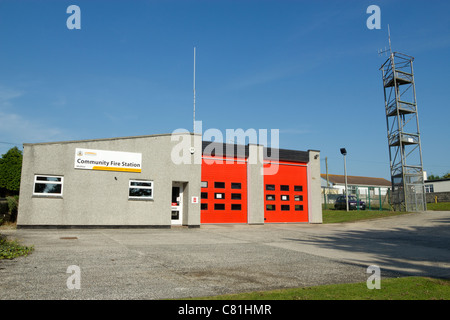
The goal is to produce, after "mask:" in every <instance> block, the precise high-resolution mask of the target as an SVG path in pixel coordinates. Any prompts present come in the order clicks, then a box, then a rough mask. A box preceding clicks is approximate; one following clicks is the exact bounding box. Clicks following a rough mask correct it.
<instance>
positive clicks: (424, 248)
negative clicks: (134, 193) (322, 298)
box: [0, 211, 450, 300]
mask: <svg viewBox="0 0 450 320" xmlns="http://www.w3.org/2000/svg"><path fill="white" fill-rule="evenodd" d="M1 233H2V234H7V235H8V236H9V237H10V238H17V239H19V241H20V243H21V244H23V245H34V247H35V250H34V252H33V253H32V254H31V255H29V256H27V257H20V258H17V259H13V260H0V299H1V300H15V299H20V300H24V299H26V300H28V299H33V300H34V299H45V300H60V299H83V300H84V299H98V300H102V299H121V300H129V299H166V298H175V299H182V298H186V297H196V296H209V295H218V294H224V293H234V292H243V291H254V290H268V289H274V288H287V287H299V286H313V285H321V284H333V283H348V282H365V281H367V279H368V277H369V276H370V274H368V273H366V270H367V267H368V266H370V265H377V266H379V267H380V268H381V277H382V278H381V281H382V279H383V277H393V276H404V275H418V276H431V277H443V278H450V212H448V211H447V212H445V211H435V212H433V211H428V212H425V213H413V214H408V215H403V216H397V217H391V218H386V219H379V220H371V221H365V222H356V223H344V224H326V225H310V224H267V225H253V226H252V225H202V226H201V228H198V229H187V228H181V227H178V228H172V229H65V230H63V229H59V230H42V229H41V230H24V229H19V230H7V231H4V230H2V231H1ZM75 238H76V239H75ZM73 265H75V266H77V267H79V270H80V272H79V274H80V281H79V283H80V289H69V287H68V284H67V282H68V279H69V278H70V279H72V278H73V275H75V274H72V271H70V273H67V270H68V268H69V266H73ZM69 282H70V283H75V282H71V281H69ZM69 286H70V284H69Z"/></svg>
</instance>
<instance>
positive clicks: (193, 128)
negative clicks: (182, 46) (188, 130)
mask: <svg viewBox="0 0 450 320" xmlns="http://www.w3.org/2000/svg"><path fill="white" fill-rule="evenodd" d="M193 130H194V131H193V133H195V47H194V128H193Z"/></svg>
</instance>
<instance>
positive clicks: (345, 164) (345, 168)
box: [341, 148, 348, 211]
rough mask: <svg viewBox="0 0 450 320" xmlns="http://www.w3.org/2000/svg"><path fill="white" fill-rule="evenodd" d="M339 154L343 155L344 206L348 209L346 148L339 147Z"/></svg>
mask: <svg viewBox="0 0 450 320" xmlns="http://www.w3.org/2000/svg"><path fill="white" fill-rule="evenodd" d="M341 154H342V155H343V156H344V176H345V206H346V207H347V211H348V189H347V161H346V159H345V156H346V155H347V150H345V148H341Z"/></svg>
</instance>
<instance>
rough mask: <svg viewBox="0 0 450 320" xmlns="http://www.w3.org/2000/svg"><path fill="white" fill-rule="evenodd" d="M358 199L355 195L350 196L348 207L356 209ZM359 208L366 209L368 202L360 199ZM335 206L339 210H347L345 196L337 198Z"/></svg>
mask: <svg viewBox="0 0 450 320" xmlns="http://www.w3.org/2000/svg"><path fill="white" fill-rule="evenodd" d="M357 202H358V201H357V200H356V197H355V196H348V209H349V210H356V209H357V207H356V203H357ZM358 207H359V210H366V203H365V202H364V201H361V200H359V205H358ZM334 208H335V209H338V210H346V209H347V205H346V204H345V196H339V197H338V198H337V199H336V202H335V203H334Z"/></svg>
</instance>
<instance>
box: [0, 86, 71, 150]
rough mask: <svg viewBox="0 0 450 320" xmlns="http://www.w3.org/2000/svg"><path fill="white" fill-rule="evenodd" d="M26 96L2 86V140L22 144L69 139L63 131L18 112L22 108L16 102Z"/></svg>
mask: <svg viewBox="0 0 450 320" xmlns="http://www.w3.org/2000/svg"><path fill="white" fill-rule="evenodd" d="M25 94H26V93H25V92H24V91H22V90H18V89H15V88H10V87H6V86H3V85H0V137H1V138H0V140H1V141H2V142H8V143H20V144H21V143H24V142H25V143H26V142H29V143H34V142H48V141H59V140H63V139H64V138H67V136H66V134H65V133H64V131H63V130H62V129H60V128H57V127H53V126H49V125H48V124H46V123H44V122H42V121H40V120H37V119H30V118H29V117H27V116H26V115H21V114H19V113H18V112H17V110H18V109H20V108H19V107H18V105H17V102H15V101H14V100H15V99H17V98H19V97H22V96H24V95H25ZM4 146H5V145H3V146H2V147H4Z"/></svg>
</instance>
